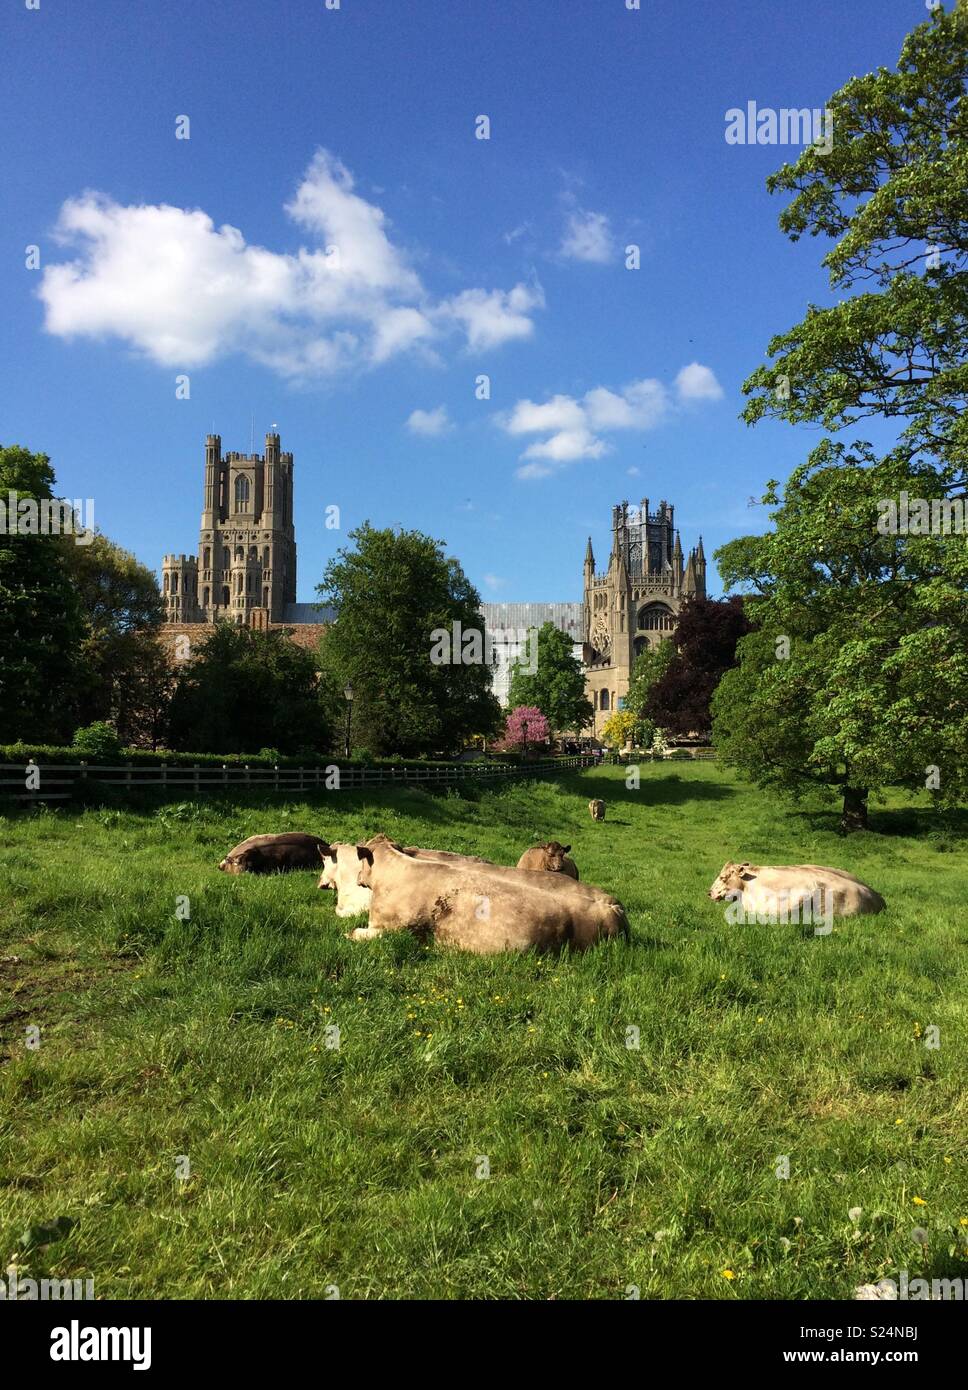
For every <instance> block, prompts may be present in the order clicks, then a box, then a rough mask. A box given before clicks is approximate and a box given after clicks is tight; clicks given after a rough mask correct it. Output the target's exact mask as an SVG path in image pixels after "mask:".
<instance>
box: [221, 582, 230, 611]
mask: <svg viewBox="0 0 968 1390" xmlns="http://www.w3.org/2000/svg"><path fill="white" fill-rule="evenodd" d="M231 601H232V600H231V595H230V594H229V586H228V585H227V584H223V585H222V607H223V608H228V606H229V604H230V603H231Z"/></svg>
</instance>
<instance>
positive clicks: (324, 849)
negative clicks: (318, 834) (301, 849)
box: [317, 840, 336, 859]
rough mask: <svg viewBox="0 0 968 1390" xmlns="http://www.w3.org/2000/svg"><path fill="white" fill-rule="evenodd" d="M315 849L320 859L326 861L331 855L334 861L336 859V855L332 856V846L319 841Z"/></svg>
mask: <svg viewBox="0 0 968 1390" xmlns="http://www.w3.org/2000/svg"><path fill="white" fill-rule="evenodd" d="M317 848H318V850H319V857H320V859H328V858H329V856H330V855H333V858H334V859H335V858H336V855H335V854H333V847H332V845H328V844H326V842H325V840H320V842H319V844H318V846H317Z"/></svg>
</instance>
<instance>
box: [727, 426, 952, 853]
mask: <svg viewBox="0 0 968 1390" xmlns="http://www.w3.org/2000/svg"><path fill="white" fill-rule="evenodd" d="M905 490H906V491H909V492H910V494H911V495H913V496H915V497H921V498H925V499H929V498H936V499H939V500H940V499H941V498H942V497H943V495H944V491H945V488H944V482H943V480H942V479H941V478H940V477H939V475H938V473H937V471H936V470H935V469H934V468H932V467H931V466H930V465H929V464H926V463H922V464H920V465H914V464H912V463H911V462H910V461H909V460H908V459H907V457H906V455H905V451H904V450H903V449H899V450H897V451H896V452H895V453H894V454H892V455H891V456H889V457H888V458H886V459H878V458H876V457H875V455H874V453H873V451H872V450H871V449H870V447H869V446H866V445H865V446H856V447H855V449H854V450H853V451H852V452H848V451H847V450H846V448H845V447H844V446H843V445H839V444H832V443H831V442H830V441H825V442H824V443H822V444H821V445H820V446H819V448H818V449H817V450H815V451H814V454H813V456H812V457H811V459H810V461H809V462H808V463H807V464H805V465H803V466H802V467H800V468H798V469H797V470H796V471H795V472H794V474H793V476H792V477H791V479H790V481H789V482H788V483H787V485H786V489H785V491H784V493H783V496H782V498H780V499H777V498H776V497H775V495H771V498H770V500H772V501H774V502H775V503H776V504H777V510H776V511H775V512H774V513H773V521H774V529H773V530H772V531H770V532H768V533H767V534H766V535H764V536H760V537H756V538H750V537H745V538H743V539H742V540H741V541H734V542H732V543H731V544H728V545H726V546H723V547H722V548H721V549H720V550H719V551H717V553H716V560H717V564H718V565H719V571H720V574H721V575H722V577H723V580H724V582H725V583H726V585H727V587H732V586H734V585H742V586H743V587H744V588H746V589H747V590H748V591H749V593H748V597H747V599H746V609H747V614H748V616H749V618H750V619H751V621H752V622H753V624H754V629H755V630H754V632H753V633H751V634H750V635H749V636H747V637H745V638H743V639H742V640H741V641H740V643H739V647H738V655H739V666H738V667H737V668H735V669H734V670H730V671H727V672H726V674H725V675H724V676H723V678H722V680H721V682H720V684H719V687H718V689H717V691H716V694H715V696H714V697H713V702H712V708H713V741H714V743H715V744H716V747H717V749H718V751H719V753H720V756H721V757H722V758H723V760H724V761H725V762H727V763H730V764H732V765H733V766H735V767H737V768H739V769H740V770H741V771H742V772H743V773H744V774H746V775H747V776H749V777H750V778H751V779H753V780H754V781H756V782H757V783H758V784H760V785H761V786H773V787H777V788H779V789H781V790H783V791H786V792H789V793H792V794H793V795H794V796H796V795H799V794H800V793H802V792H803V791H805V790H807V789H808V788H814V789H818V790H820V791H822V792H825V793H827V794H831V793H833V792H834V791H836V792H837V793H839V794H840V795H841V796H842V798H843V812H842V821H841V824H842V828H843V829H844V830H845V831H848V830H853V829H857V828H863V827H865V826H866V825H867V814H868V798H869V795H870V793H871V792H873V791H877V790H880V789H881V788H883V787H885V786H887V785H891V784H902V785H906V786H909V787H912V788H922V789H923V788H925V787H927V788H928V789H930V790H931V791H932V792H933V794H934V796H935V798H936V800H937V802H938V803H939V804H940V805H943V806H948V805H953V804H955V803H956V802H957V801H958V800H959V799H960V798H962V797H963V796H964V794H965V791H966V787H968V770H966V767H965V761H964V748H965V744H966V739H968V550H966V545H965V538H964V536H963V535H957V534H948V535H944V534H926V535H914V534H891V533H890V532H889V531H888V530H885V529H884V527H883V521H884V518H885V516H886V511H885V508H884V505H883V504H884V501H885V499H891V498H896V497H898V496H899V494H900V493H901V492H902V491H905ZM879 525H880V526H881V529H879Z"/></svg>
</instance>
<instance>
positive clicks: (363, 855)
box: [356, 845, 373, 864]
mask: <svg viewBox="0 0 968 1390" xmlns="http://www.w3.org/2000/svg"><path fill="white" fill-rule="evenodd" d="M356 857H357V858H358V859H365V860H366V862H367V863H368V864H372V863H373V851H372V850H371V849H368V848H367V846H366V845H357V846H356Z"/></svg>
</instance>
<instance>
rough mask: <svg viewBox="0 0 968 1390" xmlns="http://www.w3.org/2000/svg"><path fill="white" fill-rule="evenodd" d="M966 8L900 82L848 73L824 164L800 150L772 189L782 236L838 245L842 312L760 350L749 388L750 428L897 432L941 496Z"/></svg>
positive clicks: (958, 326)
mask: <svg viewBox="0 0 968 1390" xmlns="http://www.w3.org/2000/svg"><path fill="white" fill-rule="evenodd" d="M966 79H968V6H966V5H965V4H964V3H961V4H959V5H958V6H957V8H956V9H954V10H949V11H948V12H945V11H943V10H940V9H939V10H937V11H936V12H935V13H934V14H932V16H931V17H930V19H928V20H927V21H926V22H925V23H923V24H921V25H919V26H918V27H917V28H916V29H915V30H914V31H913V32H912V33H911V34H910V35H909V36H908V37H907V39H906V40H905V43H904V46H903V49H902V52H901V57H900V61H899V63H898V66H897V70H896V71H891V70H889V69H886V68H878V69H877V71H876V72H873V73H869V74H867V75H866V76H864V77H853V78H851V80H850V81H849V82H848V83H847V84H846V85H845V86H844V87H843V88H841V90H840V91H839V92H836V93H835V94H834V96H833V97H832V98H831V99H830V101H829V102H828V103H827V105H828V107H829V108H830V110H831V112H832V115H833V129H834V140H833V148H832V149H831V150H830V151H829V152H819V151H818V150H817V149H816V148H814V147H811V146H808V147H807V148H806V149H805V150H804V151H803V153H802V154H801V155H800V157H799V159H798V160H797V161H796V163H795V164H787V165H784V167H783V168H782V169H780V170H779V171H778V172H777V173H776V174H774V175H773V176H772V178H771V179H770V180H769V183H768V187H769V188H770V190H771V191H777V190H779V191H782V192H787V193H792V194H793V195H794V197H793V200H792V202H791V203H790V205H789V206H788V207H787V208H786V209H785V210H784V212H783V214H782V216H781V218H780V227H781V228H782V230H783V231H784V232H786V233H787V235H788V236H789V237H790V238H791V239H792V240H794V241H796V240H798V239H799V238H800V237H801V236H803V235H804V234H808V235H810V236H812V237H814V236H821V237H825V238H827V239H829V240H831V241H832V242H833V245H832V246H831V247H830V249H829V250H828V251H827V253H826V255H825V256H824V261H823V264H824V265H825V267H826V268H827V270H828V272H829V276H830V284H831V288H832V290H833V291H834V293H835V294H836V295H837V302H836V303H835V304H832V305H829V306H827V307H823V308H818V307H815V306H811V307H810V308H809V310H808V312H807V315H806V317H805V318H804V319H803V321H802V322H801V323H799V324H798V325H797V326H796V327H795V328H792V329H791V330H789V332H786V333H781V334H779V335H778V336H777V337H775V338H774V339H773V340H772V341H771V343H770V344H769V349H768V350H769V353H770V356H771V357H772V358H773V359H774V361H773V362H772V363H770V365H768V366H762V367H760V368H758V370H757V371H755V372H754V373H753V375H752V376H751V377H750V378H749V380H748V381H747V382H746V384H745V386H744V391H745V392H746V394H747V395H749V396H751V400H750V403H749V405H748V406H747V408H746V412H745V413H746V419H747V420H748V421H750V422H753V421H755V420H758V419H760V418H762V417H763V416H774V417H778V418H781V419H786V420H790V421H792V422H794V423H799V422H802V421H808V422H811V423H817V422H819V423H821V424H823V425H824V426H826V427H827V428H828V429H833V430H836V429H840V428H842V427H843V426H845V425H850V424H853V423H854V422H855V421H857V420H860V419H863V418H865V417H867V416H886V417H888V418H891V419H895V420H897V421H899V422H901V423H902V424H903V425H904V427H905V429H904V436H903V437H904V441H905V444H906V447H907V449H908V452H909V453H910V454H911V455H913V454H916V453H918V452H919V451H923V452H925V453H926V454H928V455H929V456H931V457H933V458H934V460H935V461H936V463H937V465H938V467H939V469H940V471H941V472H942V474H943V476H944V478H945V479H946V481H947V482H948V483H949V484H956V483H957V481H958V479H959V478H962V477H963V476H964V474H965V470H966V467H968V412H966V410H965V406H966V402H968V127H966V122H965V113H966V107H968V102H966Z"/></svg>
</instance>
